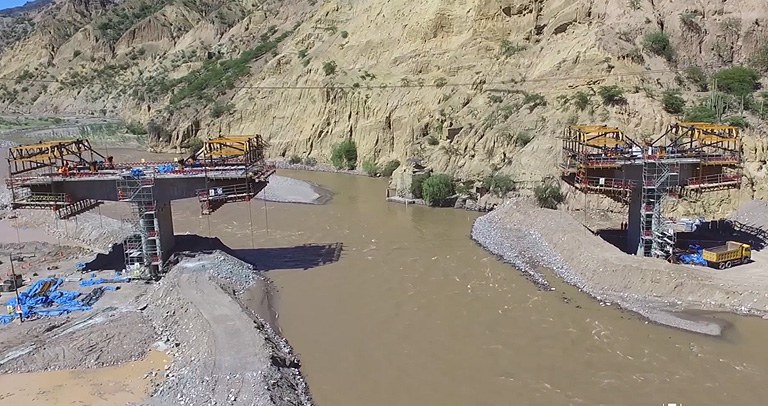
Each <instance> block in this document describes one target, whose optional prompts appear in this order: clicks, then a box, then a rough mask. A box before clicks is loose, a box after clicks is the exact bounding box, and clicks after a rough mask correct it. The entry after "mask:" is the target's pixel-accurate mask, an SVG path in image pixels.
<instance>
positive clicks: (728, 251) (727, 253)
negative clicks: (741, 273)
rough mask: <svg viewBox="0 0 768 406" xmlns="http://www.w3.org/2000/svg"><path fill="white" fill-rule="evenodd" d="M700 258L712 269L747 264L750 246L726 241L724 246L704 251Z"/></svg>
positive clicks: (750, 250)
mask: <svg viewBox="0 0 768 406" xmlns="http://www.w3.org/2000/svg"><path fill="white" fill-rule="evenodd" d="M702 257H703V258H704V260H705V261H707V265H709V266H711V267H713V268H718V269H725V268H730V267H732V266H734V265H739V264H743V263H745V262H749V260H750V259H751V258H752V246H751V245H749V244H744V243H740V242H736V241H728V242H726V243H725V245H720V246H718V247H713V248H707V249H705V250H704V252H703V253H702Z"/></svg>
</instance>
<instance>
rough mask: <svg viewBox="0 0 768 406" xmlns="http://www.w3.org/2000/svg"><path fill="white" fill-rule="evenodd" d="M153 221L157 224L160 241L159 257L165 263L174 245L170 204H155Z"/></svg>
mask: <svg viewBox="0 0 768 406" xmlns="http://www.w3.org/2000/svg"><path fill="white" fill-rule="evenodd" d="M155 221H156V223H157V235H158V237H159V239H160V257H161V258H162V260H163V262H165V261H166V260H167V259H168V257H169V256H170V253H171V250H173V247H174V243H175V239H174V236H173V213H172V211H171V202H157V209H156V214H155Z"/></svg>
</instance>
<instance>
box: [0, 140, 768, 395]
mask: <svg viewBox="0 0 768 406" xmlns="http://www.w3.org/2000/svg"><path fill="white" fill-rule="evenodd" d="M3 155H4V154H3ZM282 174H283V175H288V176H293V177H297V178H300V179H305V180H309V181H312V182H315V183H317V184H320V185H323V186H326V187H328V188H329V189H331V190H333V191H334V192H335V195H334V197H333V200H332V201H331V202H330V203H329V204H327V205H325V206H313V205H300V204H282V203H268V204H264V203H263V202H261V201H253V202H252V203H251V204H250V205H248V204H246V203H237V204H230V205H225V206H224V207H222V208H221V209H219V210H218V211H217V212H216V213H214V214H213V215H212V216H206V217H201V216H200V215H199V213H200V211H199V206H198V205H197V203H196V202H195V201H192V200H190V201H181V202H176V203H174V206H173V209H174V214H175V227H176V232H177V233H184V232H189V233H195V234H200V235H203V236H218V237H220V238H221V239H222V240H223V241H224V242H225V243H226V244H228V245H230V246H231V247H233V248H240V249H248V250H254V251H253V252H252V253H253V254H257V255H259V256H261V257H262V258H264V261H263V264H261V266H262V267H264V268H267V269H271V270H272V271H271V272H270V276H271V278H272V279H273V280H274V281H275V283H276V285H277V286H278V288H279V295H278V301H279V302H278V311H279V320H278V321H279V323H280V327H281V328H282V330H283V333H284V335H285V336H286V337H287V338H288V340H289V341H290V343H291V344H292V345H293V346H294V348H295V349H296V350H297V352H298V353H299V354H300V355H301V359H302V363H303V367H302V370H303V372H304V374H305V375H306V377H307V379H308V381H309V384H310V388H311V390H312V392H313V395H314V397H315V400H316V401H317V403H318V405H320V406H340V405H372V406H377V405H381V406H392V405H441V406H448V405H494V406H495V405H511V404H514V405H569V404H572V405H653V406H659V405H662V404H665V403H675V402H676V403H678V404H680V403H682V404H683V405H686V406H689V405H726V404H729V405H758V404H765V398H766V397H768V386H766V385H765V377H766V376H768V351H765V337H768V322H766V321H764V320H760V319H756V318H741V317H737V316H733V315H717V316H716V317H718V318H719V319H721V320H724V321H726V322H729V323H730V324H731V325H730V326H729V327H728V328H727V329H726V331H725V335H724V336H723V337H721V338H713V337H707V336H701V335H696V334H693V333H687V332H683V331H679V330H675V329H672V328H668V327H663V326H657V325H652V324H647V323H646V322H645V321H643V320H641V319H639V318H637V317H635V316H633V315H630V314H627V313H624V312H621V311H619V310H617V309H615V308H612V307H603V306H601V305H600V304H598V303H597V302H595V301H593V300H591V299H589V298H587V297H586V296H585V295H583V294H581V293H579V292H578V291H576V290H575V289H573V288H571V287H569V286H564V285H563V284H559V283H557V282H555V284H554V286H555V287H556V291H553V292H541V291H538V290H537V289H535V287H534V286H533V285H532V284H531V283H530V282H528V281H527V280H526V279H524V278H523V277H522V276H521V275H520V274H519V273H518V272H516V271H515V270H514V269H513V268H512V267H510V266H509V265H506V264H504V263H501V262H500V261H498V260H497V259H496V258H495V257H493V256H491V255H489V254H487V253H486V252H485V251H484V250H482V249H481V248H480V247H478V246H477V245H475V244H474V243H473V242H472V241H471V240H470V239H469V231H470V227H471V224H472V221H473V219H474V218H476V216H477V215H478V214H476V213H471V212H464V211H458V210H451V209H440V210H438V209H428V208H424V207H419V206H409V207H405V206H403V205H398V204H394V203H387V202H385V201H384V198H383V197H384V188H385V185H386V182H385V181H384V180H381V179H371V178H365V177H355V176H345V175H336V174H326V173H306V172H294V171H282ZM265 208H266V209H265ZM338 245H341V246H342V250H341V255H340V257H339V258H334V257H333V256H332V255H327V253H328V252H329V251H332V249H328V247H331V248H332V247H334V246H338ZM533 248H535V247H532V249H533ZM550 280H552V281H554V280H555V278H550ZM713 317H714V316H713ZM2 398H3V397H2V395H0V399H2Z"/></svg>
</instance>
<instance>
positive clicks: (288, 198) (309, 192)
mask: <svg viewBox="0 0 768 406" xmlns="http://www.w3.org/2000/svg"><path fill="white" fill-rule="evenodd" d="M330 194H331V193H330V191H327V190H324V189H322V188H320V187H319V186H315V185H313V184H311V183H309V182H306V181H303V180H299V179H293V178H288V177H285V176H279V175H272V176H270V177H269V183H268V184H267V187H266V188H264V190H262V191H261V192H259V194H257V195H256V198H257V199H262V200H267V201H270V202H281V203H305V204H322V203H325V202H327V201H328V198H329V197H330Z"/></svg>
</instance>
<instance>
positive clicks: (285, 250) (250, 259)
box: [233, 242, 343, 271]
mask: <svg viewBox="0 0 768 406" xmlns="http://www.w3.org/2000/svg"><path fill="white" fill-rule="evenodd" d="M342 249H343V244H342V243H340V242H337V243H330V244H305V245H299V246H295V247H279V248H254V249H239V250H234V253H233V256H235V257H237V258H238V259H240V260H242V261H245V262H247V263H249V264H251V265H253V266H254V267H256V269H258V270H260V271H272V270H277V269H304V270H306V269H310V268H315V267H318V266H322V265H326V264H330V263H333V262H336V261H338V260H339V258H340V257H341V251H342Z"/></svg>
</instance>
